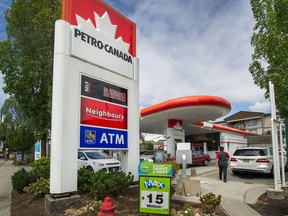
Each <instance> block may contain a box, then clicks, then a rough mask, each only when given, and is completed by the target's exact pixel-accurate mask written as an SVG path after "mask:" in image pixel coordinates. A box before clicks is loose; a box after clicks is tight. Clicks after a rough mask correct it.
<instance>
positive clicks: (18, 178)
mask: <svg viewBox="0 0 288 216" xmlns="http://www.w3.org/2000/svg"><path fill="white" fill-rule="evenodd" d="M11 180H12V187H13V189H14V190H18V191H23V189H24V188H25V187H26V186H28V185H29V184H30V183H32V182H35V181H36V177H35V175H33V174H32V173H31V172H27V171H26V170H25V169H24V168H22V169H21V170H18V171H17V172H15V173H14V174H13V175H12V177H11Z"/></svg>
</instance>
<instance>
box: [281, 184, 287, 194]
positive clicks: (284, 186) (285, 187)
mask: <svg viewBox="0 0 288 216" xmlns="http://www.w3.org/2000/svg"><path fill="white" fill-rule="evenodd" d="M281 189H282V190H284V193H287V192H288V185H283V186H281Z"/></svg>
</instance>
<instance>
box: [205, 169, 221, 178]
mask: <svg viewBox="0 0 288 216" xmlns="http://www.w3.org/2000/svg"><path fill="white" fill-rule="evenodd" d="M218 172H219V171H218V170H215V171H213V172H208V173H205V174H201V176H204V177H205V176H209V175H213V174H215V173H218Z"/></svg>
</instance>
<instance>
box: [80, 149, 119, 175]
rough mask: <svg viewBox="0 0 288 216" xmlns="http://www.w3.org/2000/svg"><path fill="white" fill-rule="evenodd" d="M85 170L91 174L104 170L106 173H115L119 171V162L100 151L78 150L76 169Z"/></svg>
mask: <svg viewBox="0 0 288 216" xmlns="http://www.w3.org/2000/svg"><path fill="white" fill-rule="evenodd" d="M80 168H86V169H89V170H91V171H92V172H94V173H95V172H97V171H99V170H105V171H106V172H116V171H119V170H120V169H121V162H120V161H119V160H116V159H114V158H111V157H110V156H109V155H107V154H106V153H104V152H102V151H98V150H80V151H78V169H80Z"/></svg>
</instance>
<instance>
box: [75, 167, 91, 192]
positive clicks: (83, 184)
mask: <svg viewBox="0 0 288 216" xmlns="http://www.w3.org/2000/svg"><path fill="white" fill-rule="evenodd" d="M93 175H94V173H93V172H91V171H90V170H88V169H85V168H80V169H79V170H78V182H77V185H78V189H80V190H82V191H87V192H89V191H90V188H91V184H92V176H93Z"/></svg>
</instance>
